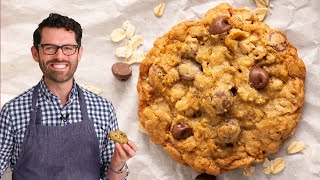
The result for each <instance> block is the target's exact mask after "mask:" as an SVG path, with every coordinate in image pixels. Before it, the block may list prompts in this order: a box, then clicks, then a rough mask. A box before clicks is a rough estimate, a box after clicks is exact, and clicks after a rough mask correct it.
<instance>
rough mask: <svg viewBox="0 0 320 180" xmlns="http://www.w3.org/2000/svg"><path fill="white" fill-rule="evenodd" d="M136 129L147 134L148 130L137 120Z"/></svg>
mask: <svg viewBox="0 0 320 180" xmlns="http://www.w3.org/2000/svg"><path fill="white" fill-rule="evenodd" d="M138 130H139V131H140V132H142V133H144V134H147V135H148V134H149V133H148V131H147V130H146V129H145V128H144V127H143V126H142V124H141V123H140V122H139V125H138Z"/></svg>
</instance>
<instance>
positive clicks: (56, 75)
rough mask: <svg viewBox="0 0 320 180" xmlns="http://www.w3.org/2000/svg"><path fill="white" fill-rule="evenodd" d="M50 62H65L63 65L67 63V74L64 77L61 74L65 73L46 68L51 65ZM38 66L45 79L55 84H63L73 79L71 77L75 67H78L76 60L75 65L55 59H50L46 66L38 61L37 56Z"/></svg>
mask: <svg viewBox="0 0 320 180" xmlns="http://www.w3.org/2000/svg"><path fill="white" fill-rule="evenodd" d="M52 62H65V63H67V64H68V67H69V70H68V72H67V73H66V74H65V75H63V73H65V72H53V71H51V70H50V69H48V68H47V64H49V63H52ZM39 66H40V69H41V71H42V73H43V75H44V77H45V78H47V79H49V80H51V81H53V82H56V83H64V82H67V81H69V80H70V79H72V78H73V75H74V73H75V72H76V70H77V67H78V60H77V61H76V63H75V64H72V63H71V62H70V61H66V60H62V61H60V60H57V59H52V60H50V61H48V62H47V63H46V64H44V62H43V61H42V60H41V59H40V56H39Z"/></svg>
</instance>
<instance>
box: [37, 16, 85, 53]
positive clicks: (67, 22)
mask: <svg viewBox="0 0 320 180" xmlns="http://www.w3.org/2000/svg"><path fill="white" fill-rule="evenodd" d="M45 27H52V28H65V29H66V30H67V31H69V30H71V31H73V32H75V35H76V41H77V44H78V45H79V46H81V38H82V28H81V25H80V24H79V23H78V22H77V21H75V20H74V19H72V18H69V17H67V16H62V15H60V14H57V13H51V14H50V15H49V17H47V18H46V19H44V20H43V21H42V22H41V23H40V24H39V25H38V28H37V29H36V30H35V31H34V33H33V46H34V47H36V48H37V49H38V44H40V41H41V32H42V29H43V28H45Z"/></svg>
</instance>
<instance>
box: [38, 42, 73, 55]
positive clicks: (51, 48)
mask: <svg viewBox="0 0 320 180" xmlns="http://www.w3.org/2000/svg"><path fill="white" fill-rule="evenodd" d="M38 47H42V49H43V52H44V53H45V54H46V55H54V54H55V53H57V51H58V49H60V48H61V50H62V52H63V54H64V55H66V56H71V55H74V54H75V53H76V51H77V49H78V48H79V46H78V45H73V44H66V45H62V46H57V45H54V44H38Z"/></svg>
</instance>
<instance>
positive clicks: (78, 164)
mask: <svg viewBox="0 0 320 180" xmlns="http://www.w3.org/2000/svg"><path fill="white" fill-rule="evenodd" d="M39 87H40V83H39V84H38V85H36V86H35V88H34V90H33V95H32V110H31V113H30V117H31V118H30V122H29V126H28V129H27V131H26V134H25V137H24V141H23V143H22V147H21V152H20V156H19V159H18V161H17V164H16V165H15V167H14V170H13V174H12V179H13V180H99V179H100V152H99V144H98V138H97V135H96V132H95V128H94V123H93V121H92V120H89V118H88V113H87V106H86V103H85V99H84V95H83V93H82V91H81V89H80V88H79V86H78V85H77V89H78V95H79V102H80V108H81V116H82V121H81V122H77V123H73V124H69V125H66V126H42V125H41V111H40V108H37V106H36V103H37V100H38V89H39Z"/></svg>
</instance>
